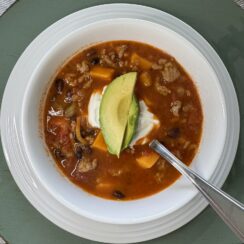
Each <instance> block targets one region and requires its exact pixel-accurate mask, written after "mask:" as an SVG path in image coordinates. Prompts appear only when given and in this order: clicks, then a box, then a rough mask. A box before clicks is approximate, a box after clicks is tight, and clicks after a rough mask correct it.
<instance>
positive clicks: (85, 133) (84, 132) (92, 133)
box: [80, 128, 96, 137]
mask: <svg viewBox="0 0 244 244" xmlns="http://www.w3.org/2000/svg"><path fill="white" fill-rule="evenodd" d="M80 133H81V135H82V136H83V137H86V136H95V135H96V130H94V129H92V128H87V129H81V132H80Z"/></svg>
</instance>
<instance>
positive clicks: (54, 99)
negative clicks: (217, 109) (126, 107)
mask: <svg viewBox="0 0 244 244" xmlns="http://www.w3.org/2000/svg"><path fill="white" fill-rule="evenodd" d="M133 56H134V57H135V56H136V57H137V59H135V60H133ZM138 57H139V59H140V58H142V60H139V59H138ZM144 61H145V63H144ZM94 67H96V68H97V67H102V68H104V67H106V68H110V69H113V71H114V73H113V75H112V77H111V79H110V80H104V79H103V78H99V77H96V76H92V75H91V74H92V70H93V69H94ZM131 71H136V72H137V74H138V75H137V77H138V78H137V82H136V87H135V95H136V97H137V99H138V100H144V102H145V103H146V105H147V106H148V108H149V110H150V112H152V113H153V114H154V115H155V116H156V117H157V118H158V120H159V121H160V126H159V127H158V128H157V129H155V130H152V132H151V133H150V134H149V135H148V138H149V139H153V138H156V139H158V140H159V141H161V142H162V143H163V144H164V145H165V146H166V147H167V148H168V149H169V150H171V151H172V152H173V153H174V154H175V155H176V156H177V157H178V158H180V159H181V160H182V161H183V162H184V163H185V164H187V165H189V164H190V163H191V161H192V160H193V158H194V156H195V154H196V152H197V150H198V146H199V143H200V139H201V133H202V123H203V113H202V108H201V103H200V98H199V95H198V92H197V90H196V87H195V85H194V83H193V81H192V80H191V78H190V77H189V75H188V74H187V73H186V72H185V70H184V69H183V67H181V66H180V64H179V63H178V62H177V61H176V60H175V59H174V58H173V57H171V56H170V55H168V54H166V53H164V52H163V51H161V50H159V49H157V48H155V47H152V46H150V45H147V44H144V43H139V42H134V41H111V42H105V43H100V44H97V45H94V46H91V47H89V48H87V49H84V50H82V51H81V52H80V53H78V54H76V55H75V56H74V57H72V58H71V59H70V60H69V61H68V62H67V63H66V64H65V65H64V66H63V67H62V68H61V69H60V70H59V71H58V73H57V75H56V76H55V78H54V79H53V82H52V85H51V87H50V89H49V91H48V94H47V96H46V99H45V109H44V116H43V121H44V135H45V141H46V144H47V146H48V149H49V151H50V152H51V154H52V156H53V158H54V160H55V162H56V164H57V165H58V167H59V168H60V169H61V171H62V172H63V174H64V175H65V176H67V177H68V178H69V179H70V180H71V181H72V182H73V183H75V184H76V185H78V186H79V187H81V188H82V189H84V190H85V191H87V192H89V193H91V194H94V195H96V196H99V197H103V198H107V199H120V200H131V199H138V198H142V197H146V196H149V195H152V194H155V193H157V192H159V191H161V190H163V189H165V188H166V187H168V186H169V185H171V184H172V183H173V182H175V180H176V179H177V178H178V177H179V173H178V172H177V171H176V170H175V169H174V168H173V167H172V166H170V165H169V164H168V163H167V162H166V161H165V160H163V159H158V160H157V161H156V162H155V164H154V165H153V166H152V167H151V168H146V169H145V168H143V167H141V166H140V165H139V164H138V162H137V160H136V159H137V158H139V157H141V156H143V155H147V154H150V153H152V151H151V149H150V148H149V146H148V143H149V142H147V143H146V144H144V145H135V146H134V148H127V149H125V150H124V151H122V152H121V154H120V157H119V158H117V157H116V156H114V155H111V154H110V153H109V152H108V151H103V150H100V149H97V148H94V147H93V146H92V145H93V143H94V140H95V138H96V136H97V135H98V133H99V131H100V130H99V129H97V128H92V127H91V126H90V125H89V123H88V120H87V113H88V109H87V107H88V103H89V99H90V96H91V94H92V93H93V91H94V90H102V89H103V87H104V86H105V85H108V84H109V83H110V82H111V81H112V79H114V78H115V77H117V76H119V75H122V74H124V73H127V72H131ZM77 123H79V124H77ZM77 126H79V131H80V136H81V137H82V140H83V139H84V140H85V141H86V144H85V145H83V143H82V142H81V141H80V140H78V139H77V135H76V132H77V131H76V128H77Z"/></svg>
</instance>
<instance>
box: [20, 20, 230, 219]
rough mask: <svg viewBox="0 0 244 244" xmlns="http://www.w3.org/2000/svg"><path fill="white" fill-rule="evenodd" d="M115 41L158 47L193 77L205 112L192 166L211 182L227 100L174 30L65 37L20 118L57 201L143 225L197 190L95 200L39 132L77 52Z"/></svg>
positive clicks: (98, 28) (130, 23) (143, 26)
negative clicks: (59, 73) (44, 101)
mask: <svg viewBox="0 0 244 244" xmlns="http://www.w3.org/2000/svg"><path fill="white" fill-rule="evenodd" d="M110 40H134V41H140V42H145V43H148V44H151V45H153V46H156V47H158V48H160V49H162V50H164V51H166V52H167V53H169V54H170V55H172V56H173V57H175V58H176V59H177V60H178V62H179V63H180V64H181V65H182V66H183V67H184V68H185V69H186V71H187V72H188V73H189V74H190V76H191V77H192V79H193V81H194V82H195V84H196V86H197V89H198V91H199V93H200V97H201V101H202V107H203V113H204V127H203V136H202V142H201V145H200V149H199V153H198V154H197V156H196V157H195V159H194V161H193V163H192V165H191V167H192V168H193V169H194V170H195V171H197V172H198V173H199V174H200V175H202V176H203V177H204V178H205V179H207V180H208V179H210V177H211V175H212V174H213V172H214V170H215V168H216V166H217V163H218V160H219V158H220V155H221V153H222V150H223V145H224V142H225V135H226V112H225V101H224V98H223V94H222V92H221V89H220V86H219V84H218V79H217V77H216V75H215V73H214V71H213V69H212V68H211V67H210V65H209V64H208V62H207V61H206V59H205V58H204V56H203V55H202V54H201V53H200V52H199V51H198V50H197V49H196V48H195V47H194V46H193V45H192V44H191V43H189V42H188V41H187V40H185V39H184V38H182V37H181V36H180V35H178V34H177V33H175V32H174V31H171V30H169V29H168V28H165V27H162V26H160V25H157V24H154V23H151V22H147V21H142V20H132V19H116V20H105V21H100V22H96V23H94V24H90V25H88V26H86V27H84V28H81V29H78V30H76V31H74V32H72V33H70V34H69V35H67V36H64V37H63V39H61V40H60V41H59V42H58V43H57V44H56V45H55V46H54V47H53V48H52V49H51V50H50V51H49V52H48V53H46V55H45V57H43V59H42V60H41V61H40V63H39V65H38V66H37V67H36V69H35V71H34V72H33V74H32V77H31V79H30V80H29V82H28V86H27V88H26V92H25V97H24V102H23V107H22V119H21V123H22V130H23V139H24V146H25V150H26V153H27V155H28V157H29V160H30V163H31V166H32V168H33V169H34V171H35V174H36V176H37V177H38V178H39V180H40V182H42V184H43V185H44V186H45V187H46V189H47V190H48V191H49V192H50V193H51V194H52V195H53V196H54V197H55V198H57V199H58V200H59V201H60V202H62V203H63V204H64V205H65V206H67V207H68V208H70V209H72V210H74V211H75V212H77V213H78V214H81V215H83V216H86V217H87V218H90V219H93V220H96V221H101V222H106V223H116V224H132V223H141V222H145V221H150V220H153V219H157V218H159V217H162V216H164V215H167V214H169V213H170V212H172V211H175V210H177V209H179V208H181V207H182V205H184V204H186V203H187V202H189V201H190V200H191V199H192V198H193V197H194V196H195V195H196V190H195V189H194V188H193V187H192V185H191V183H189V182H188V181H187V180H186V179H185V178H183V177H181V178H180V179H179V180H177V182H176V183H175V184H173V185H171V186H170V187H168V188H167V189H165V190H163V191H162V192H160V193H158V194H155V195H153V196H151V197H147V198H144V199H139V200H134V201H125V202H118V201H117V202H116V201H109V200H105V199H101V198H98V197H95V196H93V195H90V194H88V193H87V192H85V191H83V190H82V189H80V188H78V187H77V186H75V185H74V184H72V183H71V182H70V181H68V180H67V179H66V178H65V177H64V176H63V175H62V174H60V172H59V171H58V170H57V168H56V167H55V166H54V164H55V163H54V162H53V160H52V158H51V157H49V156H48V155H47V153H46V149H45V146H44V142H43V138H41V137H40V134H39V126H40V123H39V121H40V117H39V113H40V111H39V107H40V101H41V98H42V96H43V93H44V92H45V90H46V88H47V86H48V85H49V82H50V79H51V77H52V76H53V75H54V73H55V71H56V70H57V69H58V68H59V67H60V65H62V64H63V62H64V61H65V60H66V59H67V58H69V57H70V56H71V55H72V54H74V53H75V52H77V50H79V49H81V48H83V47H86V46H87V45H90V44H91V43H96V42H101V41H110ZM142 180H143V179H142Z"/></svg>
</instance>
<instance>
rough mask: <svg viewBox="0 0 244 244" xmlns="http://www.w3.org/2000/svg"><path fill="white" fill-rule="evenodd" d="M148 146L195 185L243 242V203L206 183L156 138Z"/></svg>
mask: <svg viewBox="0 0 244 244" xmlns="http://www.w3.org/2000/svg"><path fill="white" fill-rule="evenodd" d="M150 147H151V148H152V149H154V150H155V151H156V152H157V153H158V154H160V155H161V156H162V157H163V158H165V159H166V160H167V161H168V162H169V163H170V164H171V165H173V166H174V167H175V168H176V169H177V170H178V171H179V172H180V173H181V174H182V175H184V176H186V177H187V178H188V179H189V180H190V181H191V182H192V183H193V184H194V185H195V186H196V188H197V189H198V190H199V191H200V192H201V193H202V195H203V196H204V197H205V198H206V199H207V200H208V202H209V203H210V205H211V206H212V208H213V209H214V210H215V212H216V213H217V214H218V215H219V216H220V218H222V220H223V221H224V222H225V223H226V224H227V225H228V226H229V227H230V229H231V230H232V231H233V232H234V233H235V234H236V236H237V237H238V238H239V239H240V240H241V242H242V243H244V205H243V204H242V203H240V202H239V201H237V200H236V199H234V198H233V197H231V196H230V195H228V194H227V193H225V192H223V191H222V190H220V189H218V188H216V187H215V186H213V185H212V184H210V183H208V182H207V181H206V180H204V179H203V178H202V177H201V176H199V175H198V174H197V173H195V172H194V171H192V170H191V169H190V168H189V167H187V166H186V165H185V164H184V163H182V162H181V161H180V160H179V159H178V158H176V157H175V156H174V155H173V154H172V153H171V152H170V151H169V150H168V149H166V148H165V147H164V146H163V145H162V144H161V143H159V142H158V141H157V140H153V141H152V142H151V143H150Z"/></svg>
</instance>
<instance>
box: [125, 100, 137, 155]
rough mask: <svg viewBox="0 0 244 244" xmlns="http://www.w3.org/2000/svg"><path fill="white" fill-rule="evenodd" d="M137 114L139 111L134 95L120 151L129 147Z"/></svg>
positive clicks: (135, 125) (134, 129) (134, 130)
mask: <svg viewBox="0 0 244 244" xmlns="http://www.w3.org/2000/svg"><path fill="white" fill-rule="evenodd" d="M139 112H140V109H139V104H138V101H137V99H136V97H135V95H133V97H132V101H131V105H130V110H129V115H128V122H127V126H126V129H125V135H124V141H123V145H122V150H123V149H125V148H127V147H128V146H129V145H130V142H131V140H132V138H133V136H134V134H135V132H136V127H137V123H138V117H139Z"/></svg>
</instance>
